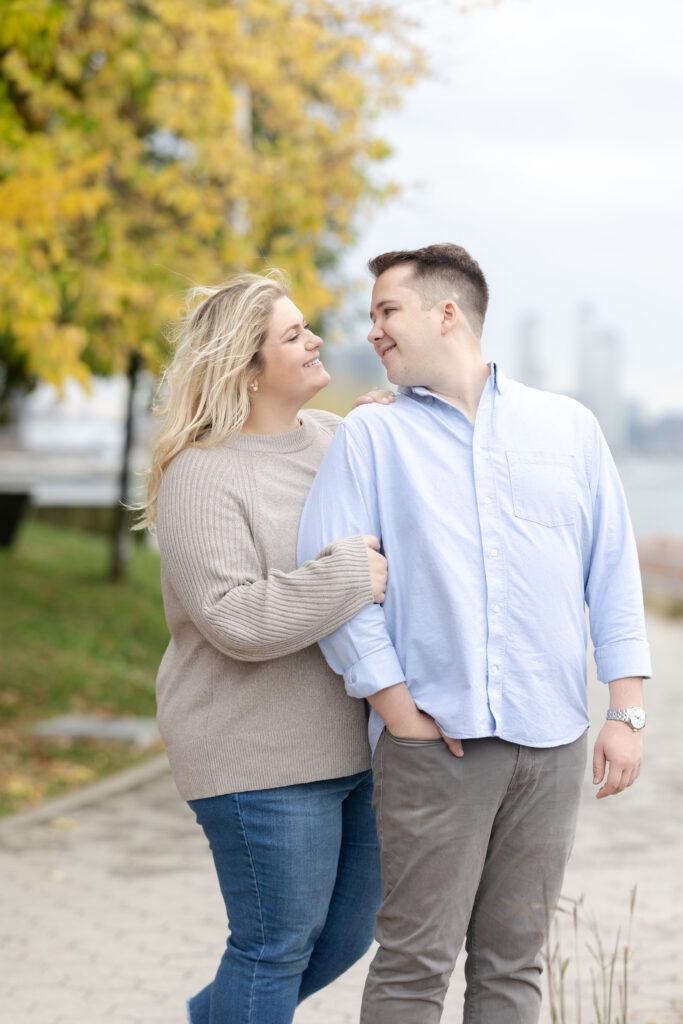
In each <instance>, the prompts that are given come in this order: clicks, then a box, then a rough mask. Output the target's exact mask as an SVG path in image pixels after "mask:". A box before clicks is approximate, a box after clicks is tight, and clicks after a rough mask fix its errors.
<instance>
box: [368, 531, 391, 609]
mask: <svg viewBox="0 0 683 1024" xmlns="http://www.w3.org/2000/svg"><path fill="white" fill-rule="evenodd" d="M363 540H364V541H365V546H366V548H367V552H368V562H369V565H370V582H371V583H372V596H373V597H374V599H375V604H381V603H382V601H383V600H384V598H385V597H386V596H387V575H388V566H387V560H386V558H385V557H384V555H380V553H379V541H378V540H377V538H376V537H373V536H372V535H371V534H365V536H364V537H363Z"/></svg>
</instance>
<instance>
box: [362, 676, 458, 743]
mask: <svg viewBox="0 0 683 1024" xmlns="http://www.w3.org/2000/svg"><path fill="white" fill-rule="evenodd" d="M368 701H369V702H370V704H372V706H373V708H374V709H375V711H376V712H377V714H378V715H379V716H380V718H382V719H383V721H384V724H385V725H386V727H387V729H388V730H389V732H390V733H391V735H392V736H395V737H396V739H399V740H438V739H439V737H440V738H441V739H442V740H443V741H444V743H445V744H446V746H447V747H448V749H449V750H450V752H451V754H453V756H454V757H462V756H463V749H462V743H461V742H460V740H454V739H452V738H451V737H450V736H444V734H443V733H442V732H441V729H439V727H438V725H437V724H436V722H435V721H434V719H433V718H432V717H431V715H427V714H425V712H424V711H420V709H419V708H418V706H417V704H416V703H415V701H414V700H413V698H412V696H411V693H410V690H409V689H408V687H407V686H406V684H405V683H397V684H396V685H395V686H387V687H386V689H384V690H379V691H378V692H377V693H373V694H372V696H371V697H368Z"/></svg>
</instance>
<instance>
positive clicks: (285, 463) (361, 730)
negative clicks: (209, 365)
mask: <svg viewBox="0 0 683 1024" xmlns="http://www.w3.org/2000/svg"><path fill="white" fill-rule="evenodd" d="M302 419H303V425H302V426H301V427H300V428H299V429H298V430H295V431H292V432H290V433H287V434H277V435H268V436H264V435H245V434H240V435H239V436H238V437H236V438H234V439H233V440H232V441H231V442H228V443H226V444H221V445H216V446H214V447H211V448H188V449H185V451H183V452H181V453H180V454H179V455H178V456H176V458H175V459H174V460H173V462H172V463H171V464H170V466H169V467H168V469H167V470H166V472H165V473H164V477H163V480H162V484H161V489H160V492H159V504H158V517H157V536H158V540H159V548H160V551H161V585H162V593H163V599H164V609H165V612H166V620H167V622H168V627H169V631H170V633H171V640H170V643H169V645H168V648H167V650H166V653H165V655H164V657H163V660H162V662H161V666H160V668H159V674H158V677H157V705H158V722H159V729H160V731H161V735H162V737H163V740H164V743H165V745H166V750H167V753H168V757H169V761H170V764H171V770H172V772H173V776H174V779H175V782H176V785H177V786H178V790H179V791H180V794H181V796H183V797H184V798H185V799H187V800H192V799H199V798H201V797H207V796H217V795H219V794H222V793H234V792H240V791H244V790H253V789H265V788H270V787H275V786H287V785H292V784H294V783H300V782H312V781H314V780H317V779H330V778H336V777H338V776H343V775H351V774H354V773H355V772H359V771H363V770H365V769H366V768H368V767H369V764H370V757H369V749H368V742H367V730H366V712H365V702H364V701H360V700H354V699H352V698H350V697H348V696H347V695H346V693H345V690H344V684H343V681H342V679H341V678H340V677H339V676H337V675H336V674H335V673H334V672H332V670H331V669H330V668H329V667H328V665H327V664H326V662H325V659H324V658H323V656H322V654H321V653H320V650H319V649H318V647H317V644H316V641H317V640H319V639H320V638H321V637H323V636H326V635H327V634H328V633H331V632H332V631H333V630H335V629H337V628H338V627H339V626H341V625H342V623H344V622H346V621H347V620H348V619H350V618H351V617H352V616H353V615H355V614H356V612H358V611H360V609H361V608H364V607H365V606H366V605H368V604H371V603H372V600H373V596H372V587H371V582H370V572H369V568H368V560H367V554H366V549H365V544H364V542H363V539H362V537H359V536H358V537H350V538H345V539H340V540H339V541H335V542H334V543H333V544H331V545H329V546H328V547H327V548H325V550H324V551H322V552H321V553H320V554H319V555H318V557H317V558H316V559H315V560H313V561H310V562H306V563H305V564H304V565H302V566H301V567H300V568H297V563H296V544H297V533H298V528H299V518H300V516H301V511H302V509H303V505H304V502H305V500H306V496H307V494H308V490H309V488H310V486H311V483H312V481H313V478H314V476H315V473H316V471H317V469H318V467H319V465H320V463H321V461H322V458H323V455H324V454H325V451H326V449H327V446H328V444H329V442H330V441H331V439H332V435H333V433H334V430H335V429H336V426H337V423H338V422H339V420H338V419H337V417H336V416H333V415H332V414H330V413H325V412H322V411H320V410H306V411H304V412H303V413H302Z"/></svg>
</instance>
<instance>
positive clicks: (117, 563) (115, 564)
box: [109, 352, 142, 580]
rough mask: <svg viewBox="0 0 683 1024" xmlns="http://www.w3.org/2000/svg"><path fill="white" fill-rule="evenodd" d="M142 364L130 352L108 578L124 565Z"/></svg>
mask: <svg viewBox="0 0 683 1024" xmlns="http://www.w3.org/2000/svg"><path fill="white" fill-rule="evenodd" d="M141 366H142V356H141V355H140V354H139V353H138V352H132V353H131V356H130V360H129V363H128V401H127V406H126V428H125V434H124V440H123V454H122V457H121V475H120V477H119V501H118V504H117V506H116V509H115V515H114V529H113V533H112V560H111V570H110V573H109V578H110V579H111V580H120V579H122V578H123V573H124V570H125V567H126V553H127V548H128V541H129V537H128V511H127V509H126V508H125V505H126V502H127V501H128V481H129V478H130V454H131V450H132V448H133V408H134V402H135V389H136V386H137V382H138V374H139V372H140V368H141Z"/></svg>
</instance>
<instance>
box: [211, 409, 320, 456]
mask: <svg viewBox="0 0 683 1024" xmlns="http://www.w3.org/2000/svg"><path fill="white" fill-rule="evenodd" d="M300 419H301V426H300V427H297V429H296V430H288V431H287V432H286V433H285V434H235V436H234V437H231V438H230V439H229V440H228V441H226V442H225V444H226V445H228V447H230V448H237V449H238V450H240V451H248V452H283V453H285V452H298V451H301V450H302V449H304V448H308V446H309V445H310V444H311V442H312V441H313V437H314V430H313V427H312V424H311V421H310V420H309V418H308V417H307V416H306V413H305V412H302V413H300Z"/></svg>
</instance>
